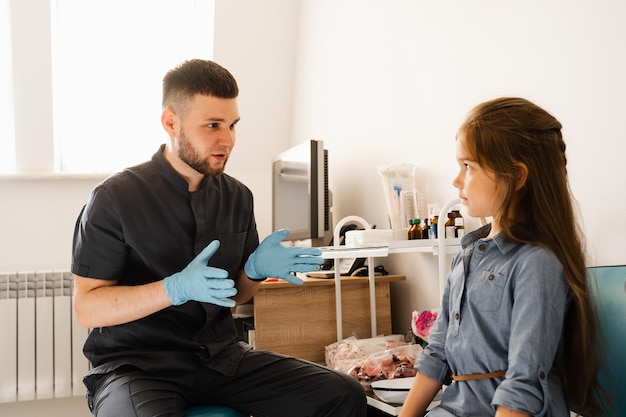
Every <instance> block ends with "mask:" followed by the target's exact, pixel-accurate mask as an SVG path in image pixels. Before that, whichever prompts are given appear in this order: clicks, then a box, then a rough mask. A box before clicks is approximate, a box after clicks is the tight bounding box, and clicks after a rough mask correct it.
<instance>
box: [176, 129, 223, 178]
mask: <svg viewBox="0 0 626 417" xmlns="http://www.w3.org/2000/svg"><path fill="white" fill-rule="evenodd" d="M178 144H179V145H178V157H179V158H180V159H181V160H182V161H183V162H184V163H186V164H187V165H189V166H190V167H191V168H193V169H194V170H196V171H198V172H199V173H201V174H203V175H206V176H208V177H215V176H217V175H220V174H222V173H223V172H224V168H225V167H226V161H228V158H227V159H226V160H225V161H224V165H222V166H221V167H219V168H211V165H210V164H209V159H208V158H205V159H203V158H202V157H201V156H200V155H199V154H198V151H196V150H195V149H194V148H193V146H191V143H189V140H188V139H187V136H185V132H184V131H183V130H182V129H181V131H180V135H178Z"/></svg>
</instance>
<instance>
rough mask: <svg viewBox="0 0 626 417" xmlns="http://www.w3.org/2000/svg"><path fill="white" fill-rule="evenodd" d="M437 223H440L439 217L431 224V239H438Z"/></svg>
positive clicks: (434, 218)
mask: <svg viewBox="0 0 626 417" xmlns="http://www.w3.org/2000/svg"><path fill="white" fill-rule="evenodd" d="M437 223H439V216H437V215H434V216H433V219H432V220H431V222H430V238H431V239H437Z"/></svg>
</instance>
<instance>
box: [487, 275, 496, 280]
mask: <svg viewBox="0 0 626 417" xmlns="http://www.w3.org/2000/svg"><path fill="white" fill-rule="evenodd" d="M494 278H495V277H494V275H493V274H489V276H488V277H487V279H488V280H489V281H493V279H494Z"/></svg>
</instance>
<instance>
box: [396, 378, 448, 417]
mask: <svg viewBox="0 0 626 417" xmlns="http://www.w3.org/2000/svg"><path fill="white" fill-rule="evenodd" d="M440 389H441V384H440V383H439V382H437V381H435V380H434V379H431V378H429V377H427V376H426V375H424V374H422V373H420V372H418V373H417V375H416V376H415V381H414V382H413V385H412V386H411V390H410V391H409V395H408V396H407V397H406V400H405V401H404V404H403V405H402V410H400V414H399V415H398V417H421V416H423V415H424V413H425V412H426V409H427V408H428V406H429V405H430V403H431V402H432V400H433V398H435V395H437V393H438V392H439V390H440Z"/></svg>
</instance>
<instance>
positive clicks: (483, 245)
mask: <svg viewBox="0 0 626 417" xmlns="http://www.w3.org/2000/svg"><path fill="white" fill-rule="evenodd" d="M478 250H480V251H483V250H485V244H484V243H481V244H480V245H478Z"/></svg>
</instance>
